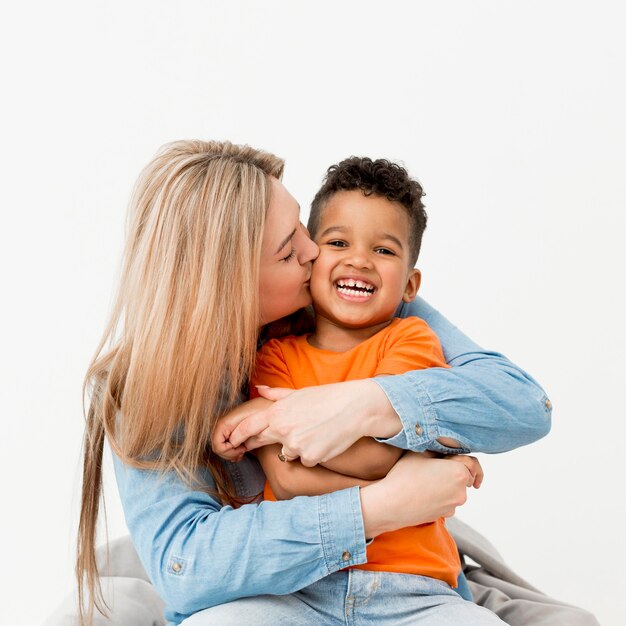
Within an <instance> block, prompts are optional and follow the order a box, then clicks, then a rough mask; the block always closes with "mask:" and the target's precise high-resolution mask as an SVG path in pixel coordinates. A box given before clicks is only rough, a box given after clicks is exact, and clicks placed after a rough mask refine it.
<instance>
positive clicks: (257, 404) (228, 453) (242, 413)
mask: <svg viewBox="0 0 626 626" xmlns="http://www.w3.org/2000/svg"><path fill="white" fill-rule="evenodd" d="M272 404H273V403H272V402H271V401H270V400H266V399H265V398H254V399H253V400H249V401H248V402H244V403H243V404H240V405H239V406H238V407H235V408H234V409H233V410H232V411H229V412H228V413H226V415H224V416H222V417H220V419H219V420H218V421H217V424H215V428H214V429H213V434H212V435H211V449H212V450H213V452H215V454H217V455H218V456H221V457H222V458H223V459H226V460H227V461H241V459H242V458H243V455H244V453H245V452H246V448H245V447H244V446H242V445H238V446H233V444H232V442H231V440H230V437H231V434H232V432H233V431H234V430H235V428H236V427H237V426H238V425H239V424H240V423H241V422H242V421H243V420H245V419H247V418H249V417H250V416H252V415H255V414H256V413H258V412H259V411H262V410H263V409H266V408H267V407H268V406H270V405H272Z"/></svg>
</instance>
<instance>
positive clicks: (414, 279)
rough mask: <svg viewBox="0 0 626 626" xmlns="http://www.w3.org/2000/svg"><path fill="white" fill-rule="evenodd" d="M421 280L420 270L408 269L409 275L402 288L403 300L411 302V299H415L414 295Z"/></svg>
mask: <svg viewBox="0 0 626 626" xmlns="http://www.w3.org/2000/svg"><path fill="white" fill-rule="evenodd" d="M421 282H422V272H420V271H419V270H418V269H416V268H413V269H412V270H409V276H408V278H407V281H406V287H405V288H404V294H403V296H402V301H403V302H413V300H415V296H416V295H417V292H418V291H419V288H420V283H421Z"/></svg>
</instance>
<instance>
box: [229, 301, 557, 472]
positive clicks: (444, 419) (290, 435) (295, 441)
mask: <svg viewBox="0 0 626 626" xmlns="http://www.w3.org/2000/svg"><path fill="white" fill-rule="evenodd" d="M398 315H402V316H411V315H417V316H419V317H422V318H423V319H425V321H426V322H427V323H428V324H429V325H430V326H431V327H432V329H433V330H434V331H435V332H436V333H437V335H438V337H439V340H440V341H441V344H442V347H443V350H444V354H445V357H446V361H447V362H448V364H449V365H451V366H452V367H451V368H429V369H424V370H419V371H413V372H408V373H406V374H400V375H397V376H388V377H384V378H376V379H371V380H366V381H350V382H346V383H339V384H334V385H322V386H320V387H311V388H306V389H301V390H298V391H295V392H291V393H289V392H285V391H280V390H260V391H261V394H262V395H263V396H264V397H266V398H268V399H271V400H278V401H275V402H274V404H273V405H272V406H270V407H269V408H268V409H267V410H265V411H262V412H260V413H256V414H254V415H252V416H250V417H249V418H247V419H245V420H243V421H242V422H241V423H240V424H239V425H238V426H237V427H236V428H235V429H234V431H233V434H232V437H231V441H232V442H233V443H234V444H235V445H241V444H243V443H244V442H245V446H246V448H248V449H253V448H255V447H259V446H262V445H267V444H268V443H275V442H278V441H280V442H281V443H283V445H284V446H285V451H286V452H287V453H288V454H290V455H291V456H299V457H300V458H301V460H302V462H303V464H304V465H307V466H309V465H314V464H316V463H319V462H321V461H326V460H328V459H330V458H333V456H337V455H338V454H340V453H341V452H343V451H344V450H346V449H347V448H348V447H349V446H350V445H352V443H354V442H355V441H356V440H357V439H359V438H361V437H367V436H369V437H376V438H378V439H380V440H384V441H385V443H388V444H391V445H394V446H397V447H399V448H403V449H410V450H414V451H417V452H419V451H423V450H427V449H430V450H435V451H440V452H447V453H458V452H469V451H473V452H489V453H494V452H505V451H507V450H512V449H514V448H517V447H519V446H522V445H526V444H529V443H532V442H533V441H536V440H537V439H539V438H541V437H543V436H544V435H546V434H547V433H548V431H549V430H550V417H551V411H552V405H551V403H550V401H549V400H548V398H547V396H546V394H545V392H544V391H543V389H541V387H540V386H539V385H538V384H537V382H536V381H535V380H533V378H531V377H530V376H529V375H528V374H526V373H525V372H524V371H523V370H522V369H520V368H519V367H517V366H516V365H514V364H513V363H511V361H509V360H508V359H507V358H506V357H504V356H502V355H501V354H498V353H495V352H488V351H486V350H483V349H482V348H480V347H479V346H478V345H476V344H475V343H474V342H473V341H471V340H470V339H469V338H468V337H466V336H465V335H464V334H463V333H462V332H461V331H460V330H458V328H456V327H455V326H453V325H452V324H450V322H448V320H446V319H445V318H444V317H443V316H442V315H441V314H440V313H438V312H437V311H436V310H435V309H433V308H432V307H430V306H429V305H428V304H427V303H426V302H424V300H422V299H420V298H417V299H416V301H415V302H413V303H411V304H408V305H403V306H402V307H401V308H400V309H399V310H398ZM279 398H281V399H280V400H279ZM442 438H448V439H449V440H452V442H455V441H456V442H459V443H460V446H461V447H460V448H456V449H453V448H450V447H447V446H444V445H442V443H441V441H445V439H442Z"/></svg>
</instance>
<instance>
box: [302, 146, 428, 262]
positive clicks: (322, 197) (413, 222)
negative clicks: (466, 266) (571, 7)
mask: <svg viewBox="0 0 626 626" xmlns="http://www.w3.org/2000/svg"><path fill="white" fill-rule="evenodd" d="M354 190H359V191H362V192H363V194H364V195H366V196H372V195H376V196H382V197H384V198H387V200H389V201H391V202H397V203H398V204H400V205H402V206H403V207H404V209H405V210H406V212H407V215H408V216H409V224H410V229H409V252H410V259H409V260H410V264H411V267H413V265H415V262H416V261H417V257H418V255H419V251H420V247H421V245H422V234H423V233H424V229H425V228H426V219H427V218H426V211H424V204H423V203H422V197H423V196H424V195H425V194H424V191H423V189H422V186H421V185H420V184H419V183H418V182H417V181H416V180H414V179H412V178H411V177H410V176H409V174H408V172H407V171H406V170H405V169H404V168H403V167H402V166H401V165H398V164H397V163H392V162H391V161H388V160H387V159H376V160H375V161H373V160H372V159H370V158H368V157H356V156H351V157H349V158H347V159H344V160H343V161H341V162H340V163H337V164H336V165H331V166H330V167H329V168H328V170H327V171H326V177H325V178H324V181H323V183H322V186H321V187H320V189H319V191H318V192H317V193H316V194H315V198H313V202H312V203H311V213H310V215H309V222H308V229H309V231H310V233H311V237H313V238H315V236H316V233H317V230H318V228H319V224H320V219H321V214H322V210H323V208H324V206H325V205H326V203H327V202H328V200H329V199H330V198H331V197H332V196H333V195H334V194H336V193H337V192H339V191H354Z"/></svg>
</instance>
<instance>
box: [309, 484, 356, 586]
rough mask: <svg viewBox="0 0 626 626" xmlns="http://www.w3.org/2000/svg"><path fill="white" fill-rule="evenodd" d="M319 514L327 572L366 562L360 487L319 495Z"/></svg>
mask: <svg viewBox="0 0 626 626" xmlns="http://www.w3.org/2000/svg"><path fill="white" fill-rule="evenodd" d="M318 514H319V521H320V529H321V534H322V547H323V550H324V558H325V559H326V567H327V568H328V573H329V574H332V573H333V572H336V571H338V570H340V569H344V568H345V567H350V566H351V565H361V564H362V563H367V553H366V545H365V530H364V528H363V514H362V512H361V498H360V495H359V488H358V487H352V488H351V489H342V490H341V491H335V492H333V493H328V494H326V495H323V496H319V497H318Z"/></svg>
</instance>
